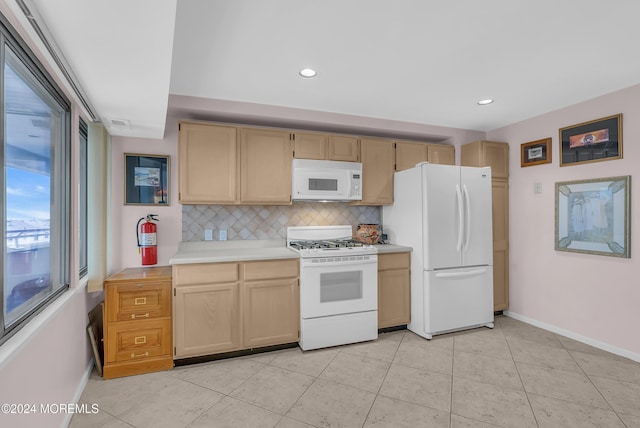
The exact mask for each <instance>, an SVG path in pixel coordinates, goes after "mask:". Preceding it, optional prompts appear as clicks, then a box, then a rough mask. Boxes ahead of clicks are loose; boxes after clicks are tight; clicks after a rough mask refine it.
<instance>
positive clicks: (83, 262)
mask: <svg viewBox="0 0 640 428" xmlns="http://www.w3.org/2000/svg"><path fill="white" fill-rule="evenodd" d="M88 135H89V133H88V129H87V124H86V123H84V122H83V121H82V120H81V121H80V147H79V158H80V172H79V174H78V180H80V196H79V200H78V205H79V206H80V219H79V220H80V260H79V266H80V278H82V277H84V276H85V275H86V274H87V272H88V261H87V258H88V254H87V251H88V250H87V249H88V244H87V233H88V231H89V230H88V229H87V222H88V218H87V210H88V201H87V180H88V179H89V176H88V175H87V170H88V168H87V162H88V152H87V149H88V146H87V143H88V140H89V137H88Z"/></svg>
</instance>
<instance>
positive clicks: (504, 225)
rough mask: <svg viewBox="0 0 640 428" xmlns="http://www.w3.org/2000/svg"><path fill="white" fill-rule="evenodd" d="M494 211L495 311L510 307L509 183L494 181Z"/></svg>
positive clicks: (492, 188)
mask: <svg viewBox="0 0 640 428" xmlns="http://www.w3.org/2000/svg"><path fill="white" fill-rule="evenodd" d="M491 190H492V193H493V194H492V205H493V207H492V211H493V305H494V311H503V310H505V309H507V308H508V307H509V183H508V182H507V181H506V180H495V179H494V180H493V181H492V187H491Z"/></svg>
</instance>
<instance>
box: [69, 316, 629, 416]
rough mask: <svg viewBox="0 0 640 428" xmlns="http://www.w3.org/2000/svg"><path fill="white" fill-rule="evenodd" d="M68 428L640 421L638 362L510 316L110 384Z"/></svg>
mask: <svg viewBox="0 0 640 428" xmlns="http://www.w3.org/2000/svg"><path fill="white" fill-rule="evenodd" d="M80 401H81V403H87V404H93V403H97V404H98V405H99V408H100V412H99V413H97V414H93V415H83V414H77V415H75V416H74V418H73V419H72V421H71V425H70V426H71V427H74V428H75V427H104V428H107V427H109V428H113V427H131V426H133V427H153V428H158V427H170V428H181V427H190V428H200V427H234V428H236V427H247V428H260V427H278V428H303V427H307V428H308V427H390V428H401V427H411V428H414V427H452V428H462V427H496V426H498V427H508V428H514V427H552V428H568V427H580V428H585V427H606V428H611V427H627V428H631V427H634V428H638V427H640V364H639V363H636V362H634V361H631V360H628V359H625V358H622V357H619V356H616V355H612V354H609V353H607V352H604V351H602V350H599V349H596V348H592V347H590V346H587V345H585V344H582V343H579V342H576V341H574V340H571V339H568V338H565V337H562V336H558V335H556V334H553V333H550V332H548V331H545V330H541V329H538V328H536V327H533V326H530V325H528V324H525V323H522V322H519V321H516V320H514V319H512V318H508V317H498V318H496V328H494V329H493V330H490V329H487V328H482V329H476V330H469V331H466V332H460V333H455V334H450V335H443V336H436V337H435V338H434V339H433V340H431V341H427V340H425V339H423V338H421V337H419V336H417V335H415V334H413V333H412V332H410V331H408V330H402V331H397V332H392V333H385V334H381V335H380V336H379V338H378V340H376V341H373V342H366V343H361V344H353V345H347V346H342V347H336V348H329V349H322V350H317V351H308V352H302V351H301V350H300V349H298V348H293V349H288V350H283V351H275V352H270V353H264V354H256V355H251V356H245V357H238V358H234V359H227V360H220V361H216V362H210V363H204V364H199V365H192V366H183V367H179V368H175V369H173V370H171V371H167V372H161V373H152V374H148V375H140V376H132V377H128V378H121V379H114V380H109V381H104V380H102V379H101V378H100V377H98V376H97V374H95V372H94V374H93V375H92V376H91V378H90V379H89V382H88V384H87V386H86V388H85V390H84V393H83V395H82V397H81V400H80Z"/></svg>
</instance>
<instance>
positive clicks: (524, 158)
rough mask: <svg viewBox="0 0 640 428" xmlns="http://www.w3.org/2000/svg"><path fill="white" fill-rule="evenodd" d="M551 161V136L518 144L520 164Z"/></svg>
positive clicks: (531, 164) (526, 164)
mask: <svg viewBox="0 0 640 428" xmlns="http://www.w3.org/2000/svg"><path fill="white" fill-rule="evenodd" d="M544 163H551V138H544V139H542V140H536V141H531V142H530V143H524V144H520V166H521V167H525V166H533V165H541V164H544Z"/></svg>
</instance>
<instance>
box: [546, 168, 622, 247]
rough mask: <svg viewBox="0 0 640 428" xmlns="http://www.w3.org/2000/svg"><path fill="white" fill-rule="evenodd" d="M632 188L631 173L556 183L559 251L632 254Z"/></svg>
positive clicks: (556, 232) (556, 231)
mask: <svg viewBox="0 0 640 428" xmlns="http://www.w3.org/2000/svg"><path fill="white" fill-rule="evenodd" d="M630 188H631V176H630V175H626V176H620V177H609V178H597V179H592V180H579V181H565V182H560V183H556V216H555V220H556V222H555V223H556V229H555V247H556V250H557V251H572V252H576V253H588V254H598V255H603V256H612V257H623V258H629V257H631V253H630V248H631V238H630V234H629V226H630V222H631V220H630V206H631V200H630V198H631V196H630V195H631V189H630Z"/></svg>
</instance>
